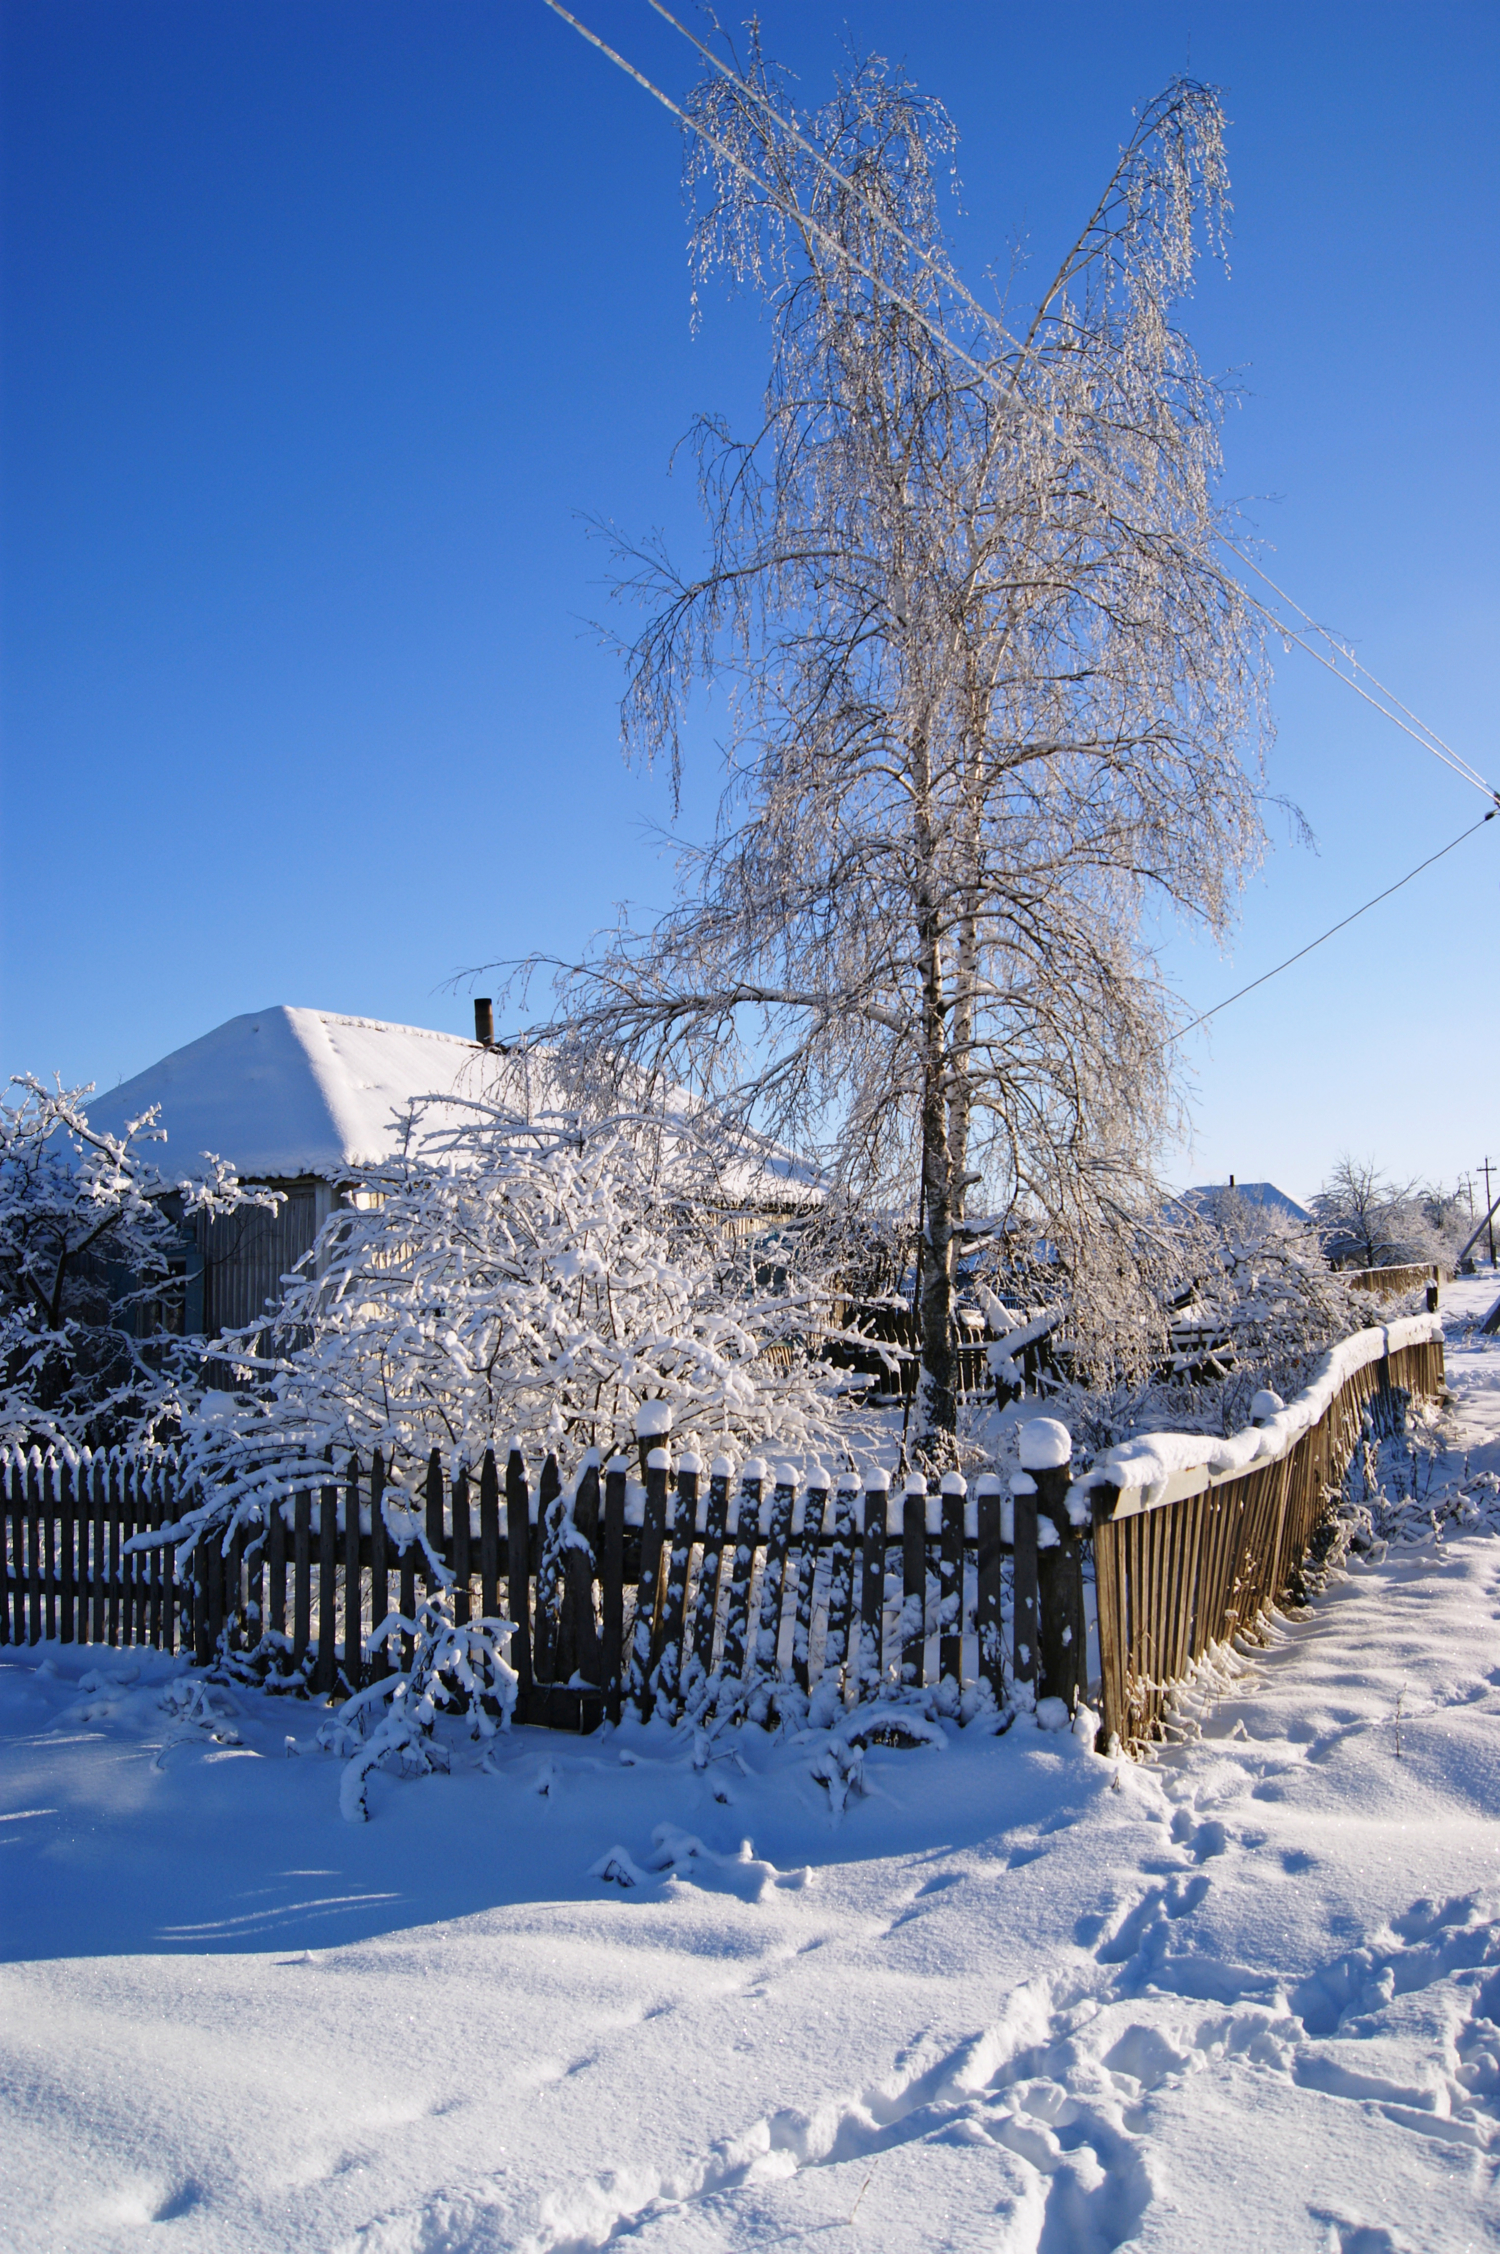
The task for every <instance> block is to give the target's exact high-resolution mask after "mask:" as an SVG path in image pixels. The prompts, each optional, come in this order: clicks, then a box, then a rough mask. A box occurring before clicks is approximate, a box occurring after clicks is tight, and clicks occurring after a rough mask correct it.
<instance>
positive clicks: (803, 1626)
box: [792, 1464, 828, 1691]
mask: <svg viewBox="0 0 1500 2254" xmlns="http://www.w3.org/2000/svg"><path fill="white" fill-rule="evenodd" d="M827 1510H828V1474H827V1472H826V1471H824V1469H823V1467H822V1465H821V1464H814V1465H813V1467H812V1469H811V1470H810V1471H809V1472H808V1475H807V1491H806V1493H805V1494H804V1496H803V1499H802V1548H801V1551H800V1553H799V1556H798V1562H797V1610H796V1615H795V1618H794V1621H793V1624H792V1672H793V1674H794V1675H795V1676H796V1678H797V1684H798V1688H799V1689H801V1690H804V1691H805V1690H806V1689H807V1688H808V1686H809V1669H810V1666H811V1660H812V1654H811V1644H812V1617H813V1596H814V1594H815V1591H816V1588H817V1580H818V1543H819V1541H820V1540H821V1538H822V1533H823V1520H824V1517H825V1515H826V1513H827ZM826 1640H827V1639H826V1631H825V1646H826ZM825 1666H826V1659H825Z"/></svg>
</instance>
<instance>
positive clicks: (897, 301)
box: [543, 0, 1025, 406]
mask: <svg viewBox="0 0 1500 2254" xmlns="http://www.w3.org/2000/svg"><path fill="white" fill-rule="evenodd" d="M543 4H544V5H545V6H546V7H548V8H550V9H551V10H552V13H553V14H554V15H555V16H561V18H562V20H563V22H564V23H567V24H571V25H572V27H573V29H574V30H575V31H576V32H577V33H578V35H579V37H580V38H581V39H586V40H587V41H588V43H589V45H590V46H591V47H597V48H598V50H599V52H600V54H601V55H607V56H608V57H609V60H610V61H611V62H612V63H614V64H616V65H617V67H618V68H619V69H620V70H622V71H624V73H625V75H626V77H627V78H633V79H634V80H635V82H636V84H637V85H638V86H643V87H644V88H645V90H646V92H647V93H648V94H650V95H652V96H653V97H654V99H655V100H656V101H658V102H660V103H661V105H662V107H663V109H667V110H670V111H671V113H672V115H673V116H674V117H675V118H677V119H679V120H680V122H681V123H682V124H683V125H685V126H686V127H687V129H688V131H689V132H691V133H696V134H697V135H698V138H699V139H700V140H701V141H706V142H707V143H708V146H709V147H710V148H711V149H712V150H713V151H714V154H715V155H716V156H718V157H721V158H722V159H723V161H724V162H725V163H726V164H728V165H731V166H732V167H733V169H734V170H735V171H736V172H738V173H739V174H741V175H742V177H743V178H744V179H746V180H748V181H749V182H750V183H751V185H752V186H753V187H755V188H758V189H759V190H760V192H761V194H762V195H764V196H765V198H766V200H767V202H768V203H770V204H772V205H773V206H774V207H775V208H776V209H777V210H778V211H780V212H781V213H782V215H783V217H785V218H789V219H793V220H795V222H796V224H797V225H798V226H799V227H805V228H806V229H807V232H808V233H809V234H810V235H813V236H815V237H816V238H817V240H818V241H819V242H820V243H821V244H822V245H823V246H824V248H825V249H826V250H828V251H830V252H831V253H832V255H833V256H834V257H835V258H837V259H839V260H841V261H842V262H843V264H844V265H846V266H848V267H850V268H852V270H853V271H854V272H855V273H856V274H859V275H861V276H862V277H863V278H864V280H865V281H867V282H869V283H870V284H871V286H872V287H873V288H875V289H877V290H881V291H883V292H884V294H885V296H886V297H887V298H888V299H889V300H890V302H891V304H892V305H898V306H899V307H900V308H901V310H902V312H903V313H908V314H910V316H911V318H912V319H913V320H914V321H915V322H917V324H918V325H919V327H921V328H924V329H925V330H926V331H927V333H928V335H929V336H930V337H931V338H932V339H933V341H934V342H935V343H937V344H940V345H941V346H942V347H943V349H944V351H946V352H951V353H952V354H953V356H954V357H955V359H958V360H962V361H963V363H964V365H965V367H968V368H972V369H973V371H974V373H975V375H976V376H978V377H979V378H980V379H981V381H982V382H984V383H987V384H992V385H994V386H995V388H996V389H997V390H998V391H999V393H1000V396H1001V397H1002V398H1003V399H1009V400H1010V401H1011V402H1012V403H1013V404H1015V405H1018V406H1020V405H1024V404H1025V402H1024V401H1022V400H1020V399H1019V397H1018V396H1017V394H1016V393H1015V392H1014V391H1011V390H1009V389H1008V387H1007V386H1006V385H1004V384H1003V383H1001V382H1000V380H999V379H998V377H997V375H996V372H995V370H994V368H993V367H987V366H986V364H985V363H984V361H982V360H976V359H975V358H974V356H973V354H972V353H970V352H965V350H964V348H963V346H962V345H961V344H955V343H954V341H953V339H952V337H950V336H949V335H948V333H947V331H946V330H945V329H943V328H942V327H941V326H939V324H938V323H936V322H934V321H932V320H930V319H929V317H928V316H927V314H925V313H924V312H923V311H922V308H921V307H920V306H919V305H917V304H915V303H913V301H912V299H910V298H909V297H904V296H903V295H902V293H901V292H900V290H897V289H893V288H892V286H891V284H890V283H889V282H888V281H886V280H883V279H882V277H881V276H880V275H879V274H876V273H874V272H873V271H872V270H871V268H870V267H868V266H866V265H865V264H864V263H863V261H862V260H860V259H858V258H856V257H855V256H854V253H853V252H852V251H851V250H850V249H849V248H848V246H847V245H846V244H844V243H841V242H839V241H838V240H837V238H836V237H834V236H833V235H830V234H829V232H828V230H827V228H826V227H822V226H820V225H819V224H818V222H817V220H816V219H814V218H812V217H811V216H810V215H809V214H808V213H807V212H805V211H804V210H803V209H802V206H801V205H800V204H799V203H796V202H788V200H787V199H786V198H785V197H783V196H778V195H776V194H775V193H774V192H773V191H772V190H770V189H769V188H768V187H767V186H766V183H765V181H764V180H763V179H762V178H761V176H760V174H759V173H757V172H755V171H754V170H753V169H752V168H751V166H749V165H748V164H746V163H745V161H744V159H743V158H742V157H739V156H736V154H735V152H734V150H733V149H731V148H730V147H729V145H728V143H727V142H724V141H721V140H720V139H719V137H718V135H717V134H716V133H710V131H709V130H708V127H707V126H706V125H704V124H703V123H702V122H701V121H700V120H699V119H698V118H695V117H692V116H690V115H689V113H688V112H687V111H686V110H685V109H683V108H682V106H681V104H680V103H678V102H674V101H673V99H672V97H671V95H670V94H665V93H663V91H662V89H661V88H660V87H659V86H658V85H656V84H655V82H654V81H653V80H651V79H649V78H648V77H647V76H646V74H645V72H644V71H640V70H637V69H636V67H635V64H634V63H631V62H627V61H626V59H625V57H624V56H623V55H621V54H618V53H616V51H615V49H614V48H613V47H611V46H610V45H609V43H608V41H607V40H603V39H601V38H600V37H599V34H598V33H597V32H595V31H590V29H589V27H588V25H587V24H585V23H580V22H579V20H578V18H577V17H576V16H575V15H574V14H573V13H572V12H571V10H569V9H567V8H565V7H564V6H563V5H562V0H543ZM678 28H679V29H681V26H679V27H678ZM684 37H686V38H689V39H691V38H692V33H691V32H685V33H684ZM694 44H695V45H696V41H695V42H694ZM741 83H743V81H741ZM839 178H840V179H843V174H842V173H840V174H839ZM845 185H846V186H851V187H852V185H853V184H852V182H846V183H845ZM855 192H856V193H858V191H857V190H856V191H855ZM861 200H862V201H863V200H865V199H863V198H862V199H861Z"/></svg>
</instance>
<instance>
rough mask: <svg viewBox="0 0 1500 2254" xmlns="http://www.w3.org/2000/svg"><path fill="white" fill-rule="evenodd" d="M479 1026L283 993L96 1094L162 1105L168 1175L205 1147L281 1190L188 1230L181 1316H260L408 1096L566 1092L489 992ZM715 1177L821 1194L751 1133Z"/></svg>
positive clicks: (443, 1116)
mask: <svg viewBox="0 0 1500 2254" xmlns="http://www.w3.org/2000/svg"><path fill="white" fill-rule="evenodd" d="M475 1027H476V1037H475V1038H474V1039H473V1040H465V1039H464V1038H463V1037H462V1036H460V1035H457V1034H453V1033H440V1032H435V1031H433V1030H431V1029H430V1028H428V1027H424V1026H416V1025H389V1024H385V1023H383V1022H382V1021H380V1020H379V1019H375V1018H364V1017H344V1016H340V1015H339V1014H338V1013H337V1012H335V1011H332V1010H308V1009H293V1008H290V1007H288V1006H286V1005H285V1004H278V1005H277V1006H276V1007H275V1008H273V1009H267V1010H249V1011H246V1012H245V1013H244V1015H242V1016H240V1017H232V1018H230V1019H229V1020H228V1021H227V1022H226V1023H225V1024H223V1025H219V1026H215V1028H214V1029H213V1031H212V1032H211V1033H205V1034H203V1035H202V1036H201V1037H200V1038H199V1039H198V1040H196V1041H190V1042H189V1043H188V1044H187V1046H186V1047H185V1048H181V1049H174V1050H173V1052H172V1054H171V1055H170V1056H166V1057H163V1058H161V1060H160V1061H159V1062H158V1063H156V1064H153V1065H149V1066H148V1067H147V1068H146V1070H145V1071H144V1072H139V1073H137V1074H136V1075H135V1077H134V1079H132V1080H126V1081H123V1082H121V1084H120V1085H119V1086H118V1087H116V1088H111V1089H110V1090H109V1091H108V1092H107V1093H106V1094H103V1095H101V1096H99V1097H97V1098H95V1099H93V1100H91V1102H90V1104H89V1118H90V1121H91V1122H92V1123H93V1125H95V1126H96V1127H102V1128H104V1129H105V1130H106V1131H107V1132H108V1133H110V1134H115V1135H118V1134H123V1132H124V1130H125V1127H126V1125H127V1123H128V1122H129V1121H130V1120H132V1119H138V1118H139V1117H140V1116H141V1115H142V1114H143V1113H144V1112H147V1111H149V1110H151V1109H152V1108H153V1107H154V1108H155V1109H156V1110H157V1111H158V1113H159V1119H158V1125H159V1126H160V1127H161V1128H162V1129H164V1130H165V1133H166V1137H167V1147H166V1151H165V1152H164V1153H163V1172H164V1173H165V1174H167V1175H169V1176H170V1175H174V1174H175V1175H177V1176H178V1177H180V1176H181V1175H182V1174H184V1173H186V1172H188V1171H190V1170H191V1169H192V1168H193V1167H194V1166H196V1165H197V1164H198V1163H199V1162H200V1161H201V1160H202V1159H203V1158H204V1157H205V1156H209V1157H213V1158H220V1159H223V1160H225V1161H226V1162H227V1163H228V1164H229V1165H231V1166H232V1167H233V1168H234V1170H235V1172H236V1173H237V1174H238V1175H239V1177H240V1179H241V1180H242V1181H245V1182H252V1183H257V1184H264V1185H266V1186H267V1187H269V1188H272V1189H275V1190H277V1191H278V1192H279V1193H280V1199H281V1202H280V1204H279V1206H278V1208H277V1210H276V1211H275V1212H274V1213H269V1212H265V1211H263V1210H261V1209H259V1208H251V1209H247V1210H245V1211H242V1212H239V1213H232V1214H225V1215H220V1216H217V1217H215V1218H214V1219H212V1220H207V1221H205V1220H202V1219H200V1220H199V1221H198V1222H197V1224H196V1227H195V1233H194V1236H193V1238H192V1240H191V1241H187V1240H185V1243H184V1255H183V1269H182V1275H183V1289H182V1299H183V1306H182V1311H181V1315H180V1316H179V1317H178V1318H177V1319H179V1320H181V1322H182V1324H183V1328H184V1329H186V1330H187V1331H189V1332H195V1333H202V1334H203V1335H206V1336H207V1337H210V1338H214V1337H217V1336H219V1334H220V1333H221V1332H223V1331H227V1330H235V1329H239V1328H242V1327H243V1326H244V1325H246V1324H248V1323H253V1322H255V1321H256V1320H257V1318H258V1317H260V1316H261V1315H263V1314H264V1313H265V1311H266V1307H267V1304H268V1303H272V1304H274V1302H275V1301H276V1300H278V1299H279V1298H280V1296H281V1279H282V1277H283V1276H285V1275H287V1274H288V1273H289V1272H290V1271H291V1269H292V1268H294V1267H295V1266H296V1264H297V1262H298V1261H299V1260H301V1259H303V1258H304V1256H305V1255H306V1254H307V1253H308V1252H309V1251H311V1249H312V1247H313V1244H314V1242H315V1241H316V1238H317V1235H318V1231H319V1230H320V1229H321V1228H322V1226H323V1224H324V1222H325V1221H327V1219H328V1218H329V1216H330V1214H332V1212H333V1211H334V1210H335V1208H336V1207H337V1206H338V1205H339V1204H341V1203H345V1202H349V1201H351V1200H352V1199H353V1198H355V1197H357V1196H359V1195H361V1194H362V1193H361V1192H360V1191H359V1189H358V1186H357V1185H358V1183H359V1180H360V1177H361V1176H362V1175H363V1174H364V1173H365V1172H366V1171H367V1170H368V1169H369V1168H372V1167H377V1166H380V1165H381V1164H383V1163H386V1162H388V1161H389V1160H390V1159H391V1158H392V1157H394V1156H395V1154H396V1152H397V1150H398V1148H399V1139H400V1136H401V1134H402V1132H403V1128H404V1125H405V1122H406V1120H407V1118H408V1116H409V1114H410V1109H411V1106H412V1105H413V1104H414V1103H418V1102H420V1103H421V1104H422V1105H423V1127H424V1130H425V1131H432V1130H438V1131H441V1130H442V1129H443V1128H444V1127H445V1126H457V1125H460V1124H461V1123H463V1121H464V1120H466V1119H468V1118H471V1117H472V1116H473V1114H472V1111H471V1108H470V1107H471V1106H472V1105H473V1104H474V1103H475V1102H490V1103H498V1104H502V1105H504V1106H505V1107H507V1108H508V1109H510V1110H513V1111H517V1112H520V1113H521V1114H522V1115H523V1116H529V1115H531V1114H532V1113H533V1112H542V1111H547V1110H550V1109H553V1108H555V1107H556V1102H557V1099H556V1094H555V1091H554V1089H553V1088H552V1086H551V1084H550V1079H549V1075H548V1072H547V1065H546V1058H545V1053H544V1052H538V1051H530V1052H528V1051H525V1050H520V1049H515V1050H508V1049H505V1048H503V1047H500V1046H498V1045H497V1044H496V1043H495V1041H494V1039H493V1034H492V1030H491V1022H490V1014H489V1004H488V1003H487V1002H476V1004H475ZM677 1101H678V1102H679V1103H680V1105H681V1106H682V1107H683V1108H684V1109H686V1108H687V1106H688V1099H687V1097H686V1096H679V1098H678V1099H677ZM721 1179H722V1180H723V1183H724V1187H725V1190H726V1193H727V1194H728V1195H730V1196H732V1197H734V1198H737V1199H743V1200H745V1201H746V1203H747V1204H750V1205H753V1206H754V1207H756V1208H758V1209H759V1210H760V1211H762V1212H768V1211H786V1210H787V1209H788V1208H789V1207H792V1206H795V1205H798V1204H805V1203H806V1201H807V1199H808V1198H809V1197H810V1196H816V1195H817V1194H818V1193H817V1189H816V1185H815V1183H814V1181H813V1178H812V1176H811V1174H810V1173H809V1171H808V1170H807V1169H806V1168H805V1167H803V1166H802V1165H801V1164H800V1163H799V1162H798V1161H797V1160H796V1159H794V1158H792V1157H791V1156H790V1154H789V1153H787V1152H785V1151H781V1150H778V1149H776V1148H775V1147H774V1146H773V1145H771V1144H769V1143H768V1144H765V1145H764V1146H757V1147H756V1148H754V1149H751V1148H749V1147H745V1155H744V1159H743V1162H742V1163H736V1164H735V1165H732V1166H731V1167H729V1168H728V1169H726V1170H725V1172H724V1174H723V1176H722V1177H721Z"/></svg>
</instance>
